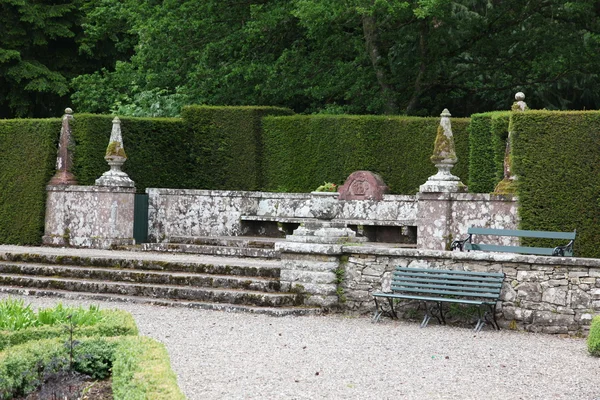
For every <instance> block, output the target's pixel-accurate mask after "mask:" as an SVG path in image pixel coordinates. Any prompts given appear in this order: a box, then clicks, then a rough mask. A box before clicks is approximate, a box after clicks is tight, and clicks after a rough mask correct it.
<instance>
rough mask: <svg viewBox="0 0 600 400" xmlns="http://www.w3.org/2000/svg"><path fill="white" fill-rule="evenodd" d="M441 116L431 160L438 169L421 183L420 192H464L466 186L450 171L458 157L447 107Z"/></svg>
mask: <svg viewBox="0 0 600 400" xmlns="http://www.w3.org/2000/svg"><path fill="white" fill-rule="evenodd" d="M440 116H441V117H442V118H441V120H440V125H439V126H438V130H437V135H436V137H435V144H434V147H433V155H432V156H431V162H433V163H434V165H435V166H436V168H437V169H438V172H437V174H435V175H433V176H430V177H429V179H428V180H427V182H425V184H423V185H421V187H420V188H419V191H421V192H446V193H447V192H464V191H466V189H467V187H466V186H465V185H464V184H463V183H462V182H460V178H458V177H457V176H454V175H452V174H451V173H450V170H451V169H452V168H453V167H454V165H455V164H456V162H457V161H458V158H457V157H456V150H455V148H454V136H453V134H452V125H451V123H450V117H451V114H450V112H449V111H448V109H447V108H445V109H444V111H442V113H441V114H440Z"/></svg>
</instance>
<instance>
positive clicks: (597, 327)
mask: <svg viewBox="0 0 600 400" xmlns="http://www.w3.org/2000/svg"><path fill="white" fill-rule="evenodd" d="M587 345H588V350H589V352H590V354H591V355H593V356H596V357H600V315H598V316H596V317H594V319H593V320H592V325H591V326H590V333H589V335H588V338H587Z"/></svg>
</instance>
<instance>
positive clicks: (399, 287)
mask: <svg viewBox="0 0 600 400" xmlns="http://www.w3.org/2000/svg"><path fill="white" fill-rule="evenodd" d="M503 281H504V274H503V273H501V272H472V271H455V270H442V269H425V268H409V267H396V270H395V271H394V273H393V275H392V285H391V289H392V292H401V293H412V294H428V295H435V296H461V297H468V298H478V299H488V300H495V299H498V298H499V297H500V291H501V290H502V282H503Z"/></svg>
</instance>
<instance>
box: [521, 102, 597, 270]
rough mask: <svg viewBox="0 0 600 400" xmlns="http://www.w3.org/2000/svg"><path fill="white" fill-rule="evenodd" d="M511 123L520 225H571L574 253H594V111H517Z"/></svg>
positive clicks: (533, 241) (560, 227) (554, 227)
mask: <svg viewBox="0 0 600 400" xmlns="http://www.w3.org/2000/svg"><path fill="white" fill-rule="evenodd" d="M511 126H512V128H511V129H512V130H513V132H514V137H513V142H512V146H513V148H512V149H513V168H514V171H515V173H516V175H517V177H518V180H517V194H518V196H519V205H520V208H519V216H520V219H521V223H520V228H521V229H530V230H542V231H562V232H569V231H570V232H572V231H573V230H574V229H576V230H577V239H576V240H575V246H574V252H575V256H577V257H593V258H600V179H599V178H598V177H599V176H600V111H568V112H565V111H526V112H518V113H513V115H512V121H511ZM523 242H524V244H526V245H533V246H540V247H551V246H555V245H556V244H555V243H554V242H548V241H544V240H539V239H527V240H523Z"/></svg>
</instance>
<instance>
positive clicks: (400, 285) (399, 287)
mask: <svg viewBox="0 0 600 400" xmlns="http://www.w3.org/2000/svg"><path fill="white" fill-rule="evenodd" d="M391 287H392V289H393V290H397V291H401V290H404V288H421V289H424V292H426V291H427V290H425V289H437V290H446V291H448V292H452V291H461V292H471V293H473V295H475V294H477V293H500V289H501V288H502V287H501V286H496V287H473V286H459V285H447V284H434V283H411V282H397V283H395V282H392V285H391ZM448 294H452V293H448Z"/></svg>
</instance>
